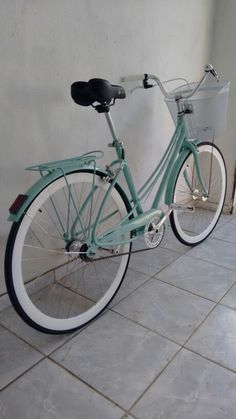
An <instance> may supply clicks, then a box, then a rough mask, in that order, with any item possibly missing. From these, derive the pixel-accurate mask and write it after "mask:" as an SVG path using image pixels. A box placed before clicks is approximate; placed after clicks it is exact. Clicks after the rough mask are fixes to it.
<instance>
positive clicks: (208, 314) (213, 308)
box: [182, 303, 218, 347]
mask: <svg viewBox="0 0 236 419" xmlns="http://www.w3.org/2000/svg"><path fill="white" fill-rule="evenodd" d="M217 305H218V303H215V304H214V306H213V307H212V308H211V309H210V310H209V312H208V313H207V315H206V316H205V317H204V319H203V320H202V321H201V322H200V323H199V324H198V326H197V327H196V329H194V331H193V332H192V333H191V335H190V336H189V337H188V339H186V341H185V342H184V343H183V345H182V346H183V347H185V345H186V344H187V343H188V341H189V340H190V339H191V338H192V337H193V335H194V334H195V333H196V332H197V331H198V330H199V329H200V327H201V326H202V324H203V323H204V322H205V321H206V319H207V318H208V317H209V316H210V314H211V313H212V312H213V310H215V308H216V306H217Z"/></svg>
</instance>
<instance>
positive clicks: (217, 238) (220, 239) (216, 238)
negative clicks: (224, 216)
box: [210, 225, 236, 246]
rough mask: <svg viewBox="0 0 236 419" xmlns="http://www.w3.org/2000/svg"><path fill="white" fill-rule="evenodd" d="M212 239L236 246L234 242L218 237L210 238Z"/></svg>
mask: <svg viewBox="0 0 236 419" xmlns="http://www.w3.org/2000/svg"><path fill="white" fill-rule="evenodd" d="M235 227H236V225H235ZM235 230H236V228H235ZM210 238H211V239H214V240H219V241H221V242H223V243H228V244H233V245H235V246H236V242H232V241H230V240H224V239H223V238H222V237H216V236H215V235H212V236H210Z"/></svg>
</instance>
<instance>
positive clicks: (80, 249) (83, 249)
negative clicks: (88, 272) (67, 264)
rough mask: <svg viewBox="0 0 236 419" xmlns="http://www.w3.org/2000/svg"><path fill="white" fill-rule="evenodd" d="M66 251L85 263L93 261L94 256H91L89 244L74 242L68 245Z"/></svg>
mask: <svg viewBox="0 0 236 419" xmlns="http://www.w3.org/2000/svg"><path fill="white" fill-rule="evenodd" d="M66 250H67V252H68V253H69V255H70V256H74V257H75V256H77V257H80V258H81V259H82V260H83V261H84V262H91V261H92V260H93V257H92V254H91V256H90V254H89V248H88V245H87V243H81V241H79V240H73V241H71V242H70V243H67V245H66Z"/></svg>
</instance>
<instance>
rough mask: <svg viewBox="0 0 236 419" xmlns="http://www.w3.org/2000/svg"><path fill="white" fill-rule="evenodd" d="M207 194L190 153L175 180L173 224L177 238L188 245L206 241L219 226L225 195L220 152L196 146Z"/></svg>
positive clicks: (201, 145)
mask: <svg viewBox="0 0 236 419" xmlns="http://www.w3.org/2000/svg"><path fill="white" fill-rule="evenodd" d="M197 150H198V159H199V165H200V171H201V175H202V179H203V182H204V186H205V188H206V191H207V196H205V195H204V193H203V190H202V187H201V183H200V181H199V177H198V175H197V170H196V162H195V159H194V156H193V154H192V152H190V153H189V154H188V155H187V157H186V159H185V161H184V162H183V164H182V166H181V168H180V170H179V173H178V175H177V178H176V182H175V187H174V191H173V197H172V202H173V208H174V209H173V212H172V213H171V215H170V222H171V226H172V229H173V231H174V233H175V235H176V237H177V238H178V239H179V240H180V241H181V242H182V243H183V244H185V245H189V246H195V245H196V244H198V243H201V242H202V241H203V240H205V239H206V238H207V237H208V236H209V234H210V233H211V232H212V230H213V229H214V227H215V226H216V224H217V222H218V220H219V217H220V214H221V212H222V209H223V206H224V201H225V194H226V167H225V162H224V159H223V156H222V154H221V152H220V150H219V149H218V148H217V147H216V146H215V145H214V144H212V143H201V144H199V145H198V146H197Z"/></svg>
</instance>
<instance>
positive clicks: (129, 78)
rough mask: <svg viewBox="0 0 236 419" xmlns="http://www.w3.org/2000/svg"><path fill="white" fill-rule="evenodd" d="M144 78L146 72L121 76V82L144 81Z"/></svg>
mask: <svg viewBox="0 0 236 419" xmlns="http://www.w3.org/2000/svg"><path fill="white" fill-rule="evenodd" d="M143 79H144V74H137V75H132V76H124V77H121V82H128V81H142V80H143Z"/></svg>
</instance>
